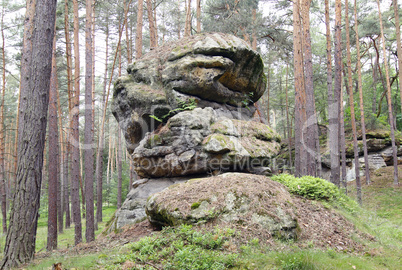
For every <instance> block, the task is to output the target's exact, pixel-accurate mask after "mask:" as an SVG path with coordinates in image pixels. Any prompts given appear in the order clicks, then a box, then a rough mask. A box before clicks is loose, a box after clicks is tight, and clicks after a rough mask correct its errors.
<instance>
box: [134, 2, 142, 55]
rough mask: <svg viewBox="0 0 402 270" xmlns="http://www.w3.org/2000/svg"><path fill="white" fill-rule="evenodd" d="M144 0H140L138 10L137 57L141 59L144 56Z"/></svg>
mask: <svg viewBox="0 0 402 270" xmlns="http://www.w3.org/2000/svg"><path fill="white" fill-rule="evenodd" d="M143 1H144V0H138V11H137V33H136V36H135V52H136V55H135V58H136V59H139V58H141V56H142V17H143V14H144V2H143Z"/></svg>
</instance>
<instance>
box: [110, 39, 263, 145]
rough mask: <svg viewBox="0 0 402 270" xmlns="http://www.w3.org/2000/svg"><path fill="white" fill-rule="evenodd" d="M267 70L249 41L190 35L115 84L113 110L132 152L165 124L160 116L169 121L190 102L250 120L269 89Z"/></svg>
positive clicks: (149, 57) (147, 57) (153, 54)
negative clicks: (265, 70) (139, 143)
mask: <svg viewBox="0 0 402 270" xmlns="http://www.w3.org/2000/svg"><path fill="white" fill-rule="evenodd" d="M263 69H264V65H263V62H262V59H261V57H260V55H259V54H258V53H257V52H256V51H254V50H252V49H251V48H250V47H249V46H248V44H247V43H246V42H245V41H244V40H241V39H239V38H237V37H235V36H232V35H227V34H221V33H214V34H200V35H195V36H191V37H187V38H184V39H181V40H179V41H178V42H176V43H171V44H168V45H165V46H162V47H159V48H157V49H155V50H153V51H151V52H150V53H148V54H146V55H145V56H144V57H143V58H141V59H139V60H137V61H136V62H134V63H133V64H131V65H130V66H129V67H128V69H127V71H128V74H127V76H124V77H121V78H119V79H118V80H117V82H116V83H115V88H114V94H113V102H112V111H113V114H114V115H115V117H116V118H117V120H118V121H119V123H120V127H121V128H122V129H123V131H124V134H125V137H126V140H127V142H128V148H129V151H130V152H132V151H133V150H134V149H135V146H136V145H137V143H138V142H139V141H140V140H141V139H142V138H143V137H144V135H145V133H146V132H148V131H152V130H154V129H155V128H156V127H157V126H158V125H159V122H155V121H154V119H155V118H157V119H160V120H162V121H163V122H166V121H167V120H168V119H169V117H171V116H172V115H174V114H175V113H177V112H178V111H181V110H183V109H185V107H186V106H187V105H186V104H190V103H191V104H194V105H195V106H197V107H202V108H205V107H211V108H213V109H215V110H216V112H218V114H219V115H220V116H227V117H229V118H235V119H246V120H249V119H250V118H251V117H252V115H253V113H254V111H255V108H254V106H253V103H254V102H256V101H257V100H258V99H259V98H260V97H261V96H262V94H263V93H264V91H265V85H266V82H265V76H264V73H263Z"/></svg>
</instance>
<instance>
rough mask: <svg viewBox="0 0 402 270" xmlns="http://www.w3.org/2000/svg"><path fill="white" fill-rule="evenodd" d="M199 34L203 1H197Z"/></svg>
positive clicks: (198, 31)
mask: <svg viewBox="0 0 402 270" xmlns="http://www.w3.org/2000/svg"><path fill="white" fill-rule="evenodd" d="M197 33H201V0H197Z"/></svg>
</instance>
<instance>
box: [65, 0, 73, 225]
mask: <svg viewBox="0 0 402 270" xmlns="http://www.w3.org/2000/svg"><path fill="white" fill-rule="evenodd" d="M68 2H69V1H68V0H65V2H64V35H65V39H66V60H67V66H66V69H67V96H68V112H69V116H71V115H72V109H73V102H74V101H73V99H72V96H73V85H72V81H73V74H72V51H71V41H70V20H69V8H68ZM68 120H69V121H70V123H69V127H70V130H71V129H72V124H73V121H72V119H68ZM70 139H71V132H68V133H67V135H66V140H65V144H66V146H65V149H66V152H65V153H64V164H63V166H64V171H63V172H64V179H65V182H64V211H65V212H66V228H70V225H71V218H70V191H69V186H70V185H69V178H68V175H69V173H68V170H69V166H68V165H69V158H70V157H71V150H72V146H71V145H70Z"/></svg>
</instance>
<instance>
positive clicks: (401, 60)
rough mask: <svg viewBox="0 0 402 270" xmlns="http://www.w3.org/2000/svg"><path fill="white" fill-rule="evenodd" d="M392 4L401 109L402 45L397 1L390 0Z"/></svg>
mask: <svg viewBox="0 0 402 270" xmlns="http://www.w3.org/2000/svg"><path fill="white" fill-rule="evenodd" d="M392 5H393V6H394V14H395V36H396V46H397V53H398V71H399V73H398V75H399V91H400V98H401V104H400V105H401V110H402V45H401V28H400V22H399V7H398V1H397V0H392Z"/></svg>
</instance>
